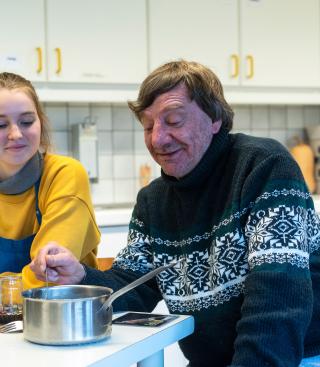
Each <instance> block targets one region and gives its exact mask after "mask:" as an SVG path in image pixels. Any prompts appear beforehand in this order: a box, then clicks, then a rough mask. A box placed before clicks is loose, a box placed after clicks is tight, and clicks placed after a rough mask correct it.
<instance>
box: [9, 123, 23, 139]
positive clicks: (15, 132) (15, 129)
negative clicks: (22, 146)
mask: <svg viewBox="0 0 320 367" xmlns="http://www.w3.org/2000/svg"><path fill="white" fill-rule="evenodd" d="M21 137H22V133H21V131H20V128H19V126H18V125H12V126H11V127H10V130H9V134H8V139H12V140H15V139H20V138H21Z"/></svg>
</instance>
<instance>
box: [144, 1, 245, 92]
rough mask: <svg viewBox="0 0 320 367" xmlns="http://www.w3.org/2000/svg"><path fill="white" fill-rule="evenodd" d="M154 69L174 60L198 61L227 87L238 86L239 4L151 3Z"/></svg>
mask: <svg viewBox="0 0 320 367" xmlns="http://www.w3.org/2000/svg"><path fill="white" fill-rule="evenodd" d="M149 43H150V44H149V58H150V67H151V69H154V68H156V67H157V66H159V65H161V64H163V63H164V62H167V61H171V60H173V59H178V58H183V59H186V60H193V61H199V62H201V63H203V64H205V65H207V66H208V67H210V68H211V69H212V70H214V71H215V72H216V74H217V75H218V76H219V78H220V80H221V81H222V82H223V83H224V84H228V85H237V84H238V83H239V79H238V72H237V70H236V67H237V65H236V63H237V62H238V59H236V58H237V57H238V43H239V41H238V2H237V1H235V0H198V1H194V0H161V1H159V0H149Z"/></svg>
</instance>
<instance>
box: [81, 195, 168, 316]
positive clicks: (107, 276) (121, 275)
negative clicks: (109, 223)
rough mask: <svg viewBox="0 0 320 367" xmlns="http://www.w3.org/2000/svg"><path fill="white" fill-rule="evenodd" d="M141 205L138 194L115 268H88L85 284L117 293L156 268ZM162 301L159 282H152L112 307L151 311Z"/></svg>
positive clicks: (127, 295) (119, 309) (126, 295)
mask: <svg viewBox="0 0 320 367" xmlns="http://www.w3.org/2000/svg"><path fill="white" fill-rule="evenodd" d="M142 203H143V199H141V195H138V200H137V204H136V206H135V208H134V211H133V214H132V218H131V220H130V224H129V233H128V243H127V246H126V247H125V248H124V249H123V250H121V251H120V253H119V254H118V255H117V257H116V258H115V260H114V263H113V266H112V269H111V270H109V271H106V272H104V273H101V272H99V271H97V270H95V269H92V268H87V275H86V278H85V279H84V282H85V283H86V284H96V285H103V286H107V287H110V288H112V289H113V290H114V291H115V290H118V289H120V288H122V287H124V286H125V285H127V284H128V283H131V282H133V281H134V280H136V279H137V278H139V277H141V276H142V275H143V274H146V273H148V272H149V271H150V270H152V269H153V267H154V265H153V261H152V260H153V255H152V249H151V245H150V242H149V235H148V229H147V225H146V223H145V220H144V218H145V216H143V214H142V213H143V212H144V210H145V206H144V205H143V204H142ZM161 298H162V296H161V293H160V291H159V288H158V285H157V282H156V280H155V279H152V280H151V281H149V282H146V283H145V284H143V285H141V286H139V287H137V288H136V289H134V290H132V291H130V292H128V293H126V294H124V295H123V296H121V297H120V298H118V299H117V300H116V301H115V303H114V306H113V308H114V309H115V310H116V311H125V310H131V311H134V310H137V311H148V312H150V311H152V310H153V308H154V307H155V306H156V305H157V303H158V302H159V301H160V300H161Z"/></svg>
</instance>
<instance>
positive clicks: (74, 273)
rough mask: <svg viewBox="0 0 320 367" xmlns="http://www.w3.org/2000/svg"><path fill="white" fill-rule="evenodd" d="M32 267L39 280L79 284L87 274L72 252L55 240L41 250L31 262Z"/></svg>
mask: <svg viewBox="0 0 320 367" xmlns="http://www.w3.org/2000/svg"><path fill="white" fill-rule="evenodd" d="M30 269H31V270H32V271H33V272H34V273H35V275H36V277H37V278H38V279H39V280H42V281H43V282H45V281H46V280H48V282H51V283H57V284H78V283H80V282H81V280H82V279H83V278H84V276H85V274H86V273H85V270H84V267H83V266H82V265H81V264H80V262H79V261H78V259H77V258H76V257H75V256H74V255H73V254H72V252H70V251H69V250H67V249H66V248H64V247H62V246H60V245H58V244H57V243H55V242H49V243H48V244H47V245H46V246H44V247H43V248H42V249H41V250H39V252H38V254H37V256H36V257H35V258H34V259H33V261H32V262H31V263H30ZM46 270H47V276H48V278H47V279H46Z"/></svg>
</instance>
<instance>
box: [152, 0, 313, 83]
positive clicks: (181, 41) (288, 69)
mask: <svg viewBox="0 0 320 367" xmlns="http://www.w3.org/2000/svg"><path fill="white" fill-rule="evenodd" d="M319 18H320V10H319V0H305V1H303V2H302V1H292V0H281V1H278V0H199V1H197V2H195V1H193V0H162V1H158V0H149V30H150V34H149V40H150V47H149V58H150V66H151V68H152V69H153V68H155V67H157V66H159V65H160V64H162V63H164V62H166V61H169V60H172V59H177V58H185V59H188V60H195V61H199V62H201V63H203V64H205V65H207V66H209V67H211V68H212V69H213V70H214V71H215V72H216V74H217V75H218V77H219V78H220V79H221V81H222V83H223V84H224V85H229V86H234V85H243V86H264V87H269V86H272V87H289V86H297V87H301V86H302V87H312V86H319V85H320V73H319V70H320V29H319V23H320V22H319Z"/></svg>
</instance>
